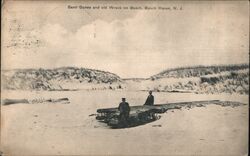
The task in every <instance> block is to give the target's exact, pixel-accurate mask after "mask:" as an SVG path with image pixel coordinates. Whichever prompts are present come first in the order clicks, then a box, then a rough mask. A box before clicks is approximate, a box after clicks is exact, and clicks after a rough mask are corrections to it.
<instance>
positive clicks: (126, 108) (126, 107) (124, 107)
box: [118, 102, 130, 114]
mask: <svg viewBox="0 0 250 156" xmlns="http://www.w3.org/2000/svg"><path fill="white" fill-rule="evenodd" d="M118 110H119V111H120V113H121V114H123V113H125V114H127V113H129V112H130V107H129V104H128V103H127V102H121V103H120V104H119V107H118Z"/></svg>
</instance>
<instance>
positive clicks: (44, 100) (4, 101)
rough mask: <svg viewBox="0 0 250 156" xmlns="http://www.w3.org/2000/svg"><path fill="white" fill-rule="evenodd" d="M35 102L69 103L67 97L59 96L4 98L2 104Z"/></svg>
mask: <svg viewBox="0 0 250 156" xmlns="http://www.w3.org/2000/svg"><path fill="white" fill-rule="evenodd" d="M37 103H61V104H69V103H70V101H69V99H68V98H59V99H43V98H40V99H32V100H27V99H4V100H3V101H2V105H11V104H37Z"/></svg>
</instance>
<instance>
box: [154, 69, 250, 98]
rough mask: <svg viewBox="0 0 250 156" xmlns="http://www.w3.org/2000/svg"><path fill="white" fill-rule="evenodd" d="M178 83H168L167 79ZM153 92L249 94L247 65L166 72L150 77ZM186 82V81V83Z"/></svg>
mask: <svg viewBox="0 0 250 156" xmlns="http://www.w3.org/2000/svg"><path fill="white" fill-rule="evenodd" d="M170 78H176V79H177V80H178V81H175V82H174V83H171V84H170V83H168V79H170ZM162 79H165V81H164V82H166V83H162V81H161V84H159V85H155V86H154V88H153V90H155V91H169V92H172V91H174V92H178V91H179V92H195V93H209V94H210V93H211V94H214V93H231V94H232V93H239V94H249V65H246V64H242V65H229V66H206V67H205V66H197V67H188V68H177V69H176V70H174V69H171V70H166V71H164V72H161V73H160V74H157V75H155V76H153V77H151V81H154V82H155V84H158V83H159V81H160V80H162ZM187 80H188V81H187Z"/></svg>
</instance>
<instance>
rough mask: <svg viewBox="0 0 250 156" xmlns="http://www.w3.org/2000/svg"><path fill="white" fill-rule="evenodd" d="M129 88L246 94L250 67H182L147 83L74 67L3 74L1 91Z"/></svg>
mask: <svg viewBox="0 0 250 156" xmlns="http://www.w3.org/2000/svg"><path fill="white" fill-rule="evenodd" d="M123 82H126V83H123ZM131 86H132V88H133V89H134V90H154V91H164V92H165V91H166V92H194V93H198V94H200V93H206V94H210V93H211V94H214V93H239V94H249V65H248V64H240V65H221V66H194V67H181V68H174V69H168V70H165V71H163V72H161V73H159V74H156V75H154V76H151V77H150V78H146V79H145V78H129V79H121V78H120V77H119V76H117V75H116V74H113V73H110V72H105V71H100V70H93V69H86V68H75V67H62V68H56V69H19V70H7V71H2V88H3V89H9V90H15V89H19V90H76V89H90V90H96V89H124V88H129V87H131ZM85 87H87V88H85Z"/></svg>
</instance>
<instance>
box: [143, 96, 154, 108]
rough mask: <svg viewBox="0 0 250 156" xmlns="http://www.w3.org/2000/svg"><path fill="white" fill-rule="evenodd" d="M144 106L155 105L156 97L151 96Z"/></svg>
mask: <svg viewBox="0 0 250 156" xmlns="http://www.w3.org/2000/svg"><path fill="white" fill-rule="evenodd" d="M144 105H150V106H152V105H154V96H153V95H149V96H148V98H147V100H146V102H145V104H144Z"/></svg>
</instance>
